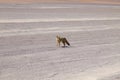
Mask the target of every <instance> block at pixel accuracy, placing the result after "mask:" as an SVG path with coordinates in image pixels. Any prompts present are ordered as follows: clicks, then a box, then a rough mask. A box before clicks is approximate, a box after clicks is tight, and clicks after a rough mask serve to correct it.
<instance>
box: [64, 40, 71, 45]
mask: <svg viewBox="0 0 120 80" xmlns="http://www.w3.org/2000/svg"><path fill="white" fill-rule="evenodd" d="M65 42H66V44H67V45H68V46H70V43H69V42H68V40H67V39H66V38H65Z"/></svg>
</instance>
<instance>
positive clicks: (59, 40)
mask: <svg viewBox="0 0 120 80" xmlns="http://www.w3.org/2000/svg"><path fill="white" fill-rule="evenodd" d="M56 42H57V46H59V47H60V43H62V44H63V47H65V46H66V44H67V45H68V46H70V43H69V42H68V40H67V39H66V38H65V37H60V36H58V35H57V36H56Z"/></svg>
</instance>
